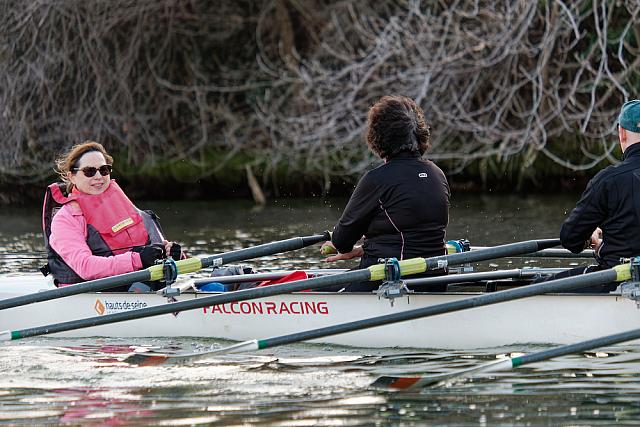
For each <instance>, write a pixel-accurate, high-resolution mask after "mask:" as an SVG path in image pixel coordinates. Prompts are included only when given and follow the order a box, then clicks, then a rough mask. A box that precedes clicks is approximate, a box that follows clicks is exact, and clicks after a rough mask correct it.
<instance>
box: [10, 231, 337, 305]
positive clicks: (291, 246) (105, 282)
mask: <svg viewBox="0 0 640 427" xmlns="http://www.w3.org/2000/svg"><path fill="white" fill-rule="evenodd" d="M329 238H330V233H329V232H328V231H326V232H325V233H324V234H316V235H313V236H303V237H293V238H291V239H286V240H280V241H277V242H271V243H265V244H262V245H257V246H252V247H250V248H245V249H238V250H236V251H231V252H226V253H222V254H218V255H213V256H210V257H206V258H188V259H183V260H180V261H176V266H177V267H178V274H183V273H193V272H194V271H198V270H201V269H203V268H206V267H211V266H220V265H223V264H228V263H230V262H237V261H243V260H247V259H252V258H259V257H262V256H266V255H273V254H277V253H280V252H287V251H293V250H296V249H301V248H304V247H306V246H309V245H313V244H314V243H319V242H323V241H326V240H327V239H329ZM163 274H164V273H163V270H162V265H161V264H159V265H154V266H151V267H149V268H146V269H144V270H139V271H134V272H131V273H125V274H120V275H118V276H112V277H105V278H103V279H96V280H90V281H88V282H82V283H78V284H77V285H70V286H63V287H61V288H57V289H51V290H48V291H43V292H38V293H34V294H27V295H21V296H18V297H13V298H7V299H3V300H0V310H4V309H7V308H12V307H19V306H22V305H27V304H32V303H35V302H41V301H48V300H52V299H56V298H62V297H66V296H69V295H77V294H82V293H85V292H97V291H102V290H105V289H110V288H115V287H116V286H121V285H128V284H131V283H133V282H146V281H149V280H161V279H162V278H163Z"/></svg>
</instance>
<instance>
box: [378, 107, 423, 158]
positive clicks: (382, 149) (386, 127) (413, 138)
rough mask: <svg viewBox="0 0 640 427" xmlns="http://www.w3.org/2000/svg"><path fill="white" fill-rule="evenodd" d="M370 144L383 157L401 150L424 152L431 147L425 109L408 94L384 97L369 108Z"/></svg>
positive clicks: (389, 156) (390, 155)
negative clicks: (407, 95)
mask: <svg viewBox="0 0 640 427" xmlns="http://www.w3.org/2000/svg"><path fill="white" fill-rule="evenodd" d="M367 128H368V130H367V145H368V146H369V148H370V149H371V151H373V152H374V153H376V154H377V155H378V156H379V157H380V158H382V159H389V158H391V157H393V156H395V155H396V154H398V153H400V152H401V151H410V152H416V153H420V155H423V154H424V153H425V152H426V151H427V150H428V149H429V148H431V140H430V137H431V133H430V131H429V125H428V124H427V122H426V121H425V119H424V112H423V111H422V108H420V107H419V106H418V105H417V104H416V103H415V102H414V101H413V100H412V99H410V98H407V97H406V96H398V95H391V96H384V97H382V98H380V100H379V101H378V102H376V103H375V104H374V105H373V107H371V109H370V110H369V115H368V117H367Z"/></svg>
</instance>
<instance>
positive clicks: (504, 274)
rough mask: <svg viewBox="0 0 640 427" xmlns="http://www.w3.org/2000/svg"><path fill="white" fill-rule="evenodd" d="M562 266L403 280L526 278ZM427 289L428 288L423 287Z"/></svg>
mask: <svg viewBox="0 0 640 427" xmlns="http://www.w3.org/2000/svg"><path fill="white" fill-rule="evenodd" d="M563 270H564V269H562V268H541V269H523V268H514V269H511V270H496V271H481V272H478V273H460V274H448V275H446V276H435V277H421V278H419V279H407V280H405V281H404V282H405V283H406V284H407V285H423V286H428V285H441V284H451V283H464V282H479V281H482V280H499V279H526V278H530V277H536V276H539V275H544V274H554V273H559V272H560V271H563ZM425 290H429V288H428V287H427V288H425Z"/></svg>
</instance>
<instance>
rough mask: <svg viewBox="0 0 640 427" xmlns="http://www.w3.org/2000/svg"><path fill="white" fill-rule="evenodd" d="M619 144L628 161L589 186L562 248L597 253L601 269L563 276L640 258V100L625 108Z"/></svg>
mask: <svg viewBox="0 0 640 427" xmlns="http://www.w3.org/2000/svg"><path fill="white" fill-rule="evenodd" d="M618 139H619V140H620V147H621V148H622V161H621V162H620V163H618V164H617V165H612V166H609V167H607V168H605V169H603V170H602V171H600V172H599V173H598V174H596V176H594V177H593V178H592V179H591V181H589V183H588V184H587V188H586V189H585V190H584V192H583V193H582V197H581V198H580V201H578V203H577V205H576V207H575V208H574V209H573V210H572V211H571V213H570V214H569V217H568V218H567V219H566V220H565V221H564V223H563V224H562V228H561V230H560V241H561V242H562V246H564V247H565V248H566V249H569V250H570V251H571V252H573V253H579V252H581V251H582V250H584V249H587V248H593V249H594V250H595V256H596V261H597V262H598V264H597V265H593V266H589V267H586V268H580V269H572V270H568V271H567V272H563V273H561V274H562V275H564V276H570V275H571V276H572V275H577V274H581V273H587V272H592V271H597V270H600V269H605V268H611V267H613V266H615V265H618V264H620V259H621V258H629V257H634V256H639V255H640V144H638V142H640V100H633V101H628V102H626V103H625V104H624V105H623V106H622V109H621V111H620V115H619V116H618ZM558 277H559V276H558V275H556V277H555V278H558ZM616 287H617V284H616V283H611V284H607V285H603V286H599V287H590V288H585V291H589V292H591V291H596V292H609V291H612V290H615V288H616Z"/></svg>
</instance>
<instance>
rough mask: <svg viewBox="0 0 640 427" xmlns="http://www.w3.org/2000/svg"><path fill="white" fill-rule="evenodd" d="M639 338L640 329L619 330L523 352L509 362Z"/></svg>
mask: <svg viewBox="0 0 640 427" xmlns="http://www.w3.org/2000/svg"><path fill="white" fill-rule="evenodd" d="M638 338H640V329H633V330H631V331H626V332H620V333H618V334H613V335H607V336H604V337H600V338H594V339H592V340H587V341H582V342H578V343H575V344H569V345H564V346H561V347H556V348H551V349H549V350H543V351H538V352H536V353H531V354H525V355H524V356H519V357H513V358H512V359H511V363H512V365H513V367H514V368H515V367H516V366H520V365H525V364H527V363H534V362H539V361H541V360H547V359H552V358H554V357H558V356H565V355H567V354H573V353H579V352H581V351H587V350H592V349H594V348H598V347H604V346H607V345H613V344H619V343H621V342H625V341H632V340H635V339H638Z"/></svg>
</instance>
